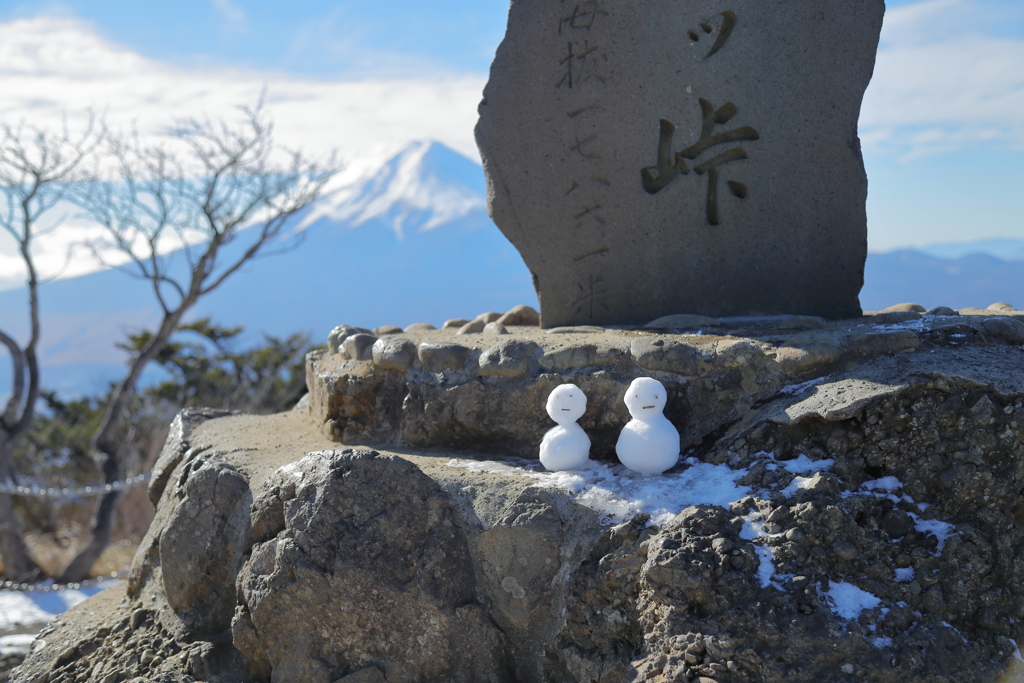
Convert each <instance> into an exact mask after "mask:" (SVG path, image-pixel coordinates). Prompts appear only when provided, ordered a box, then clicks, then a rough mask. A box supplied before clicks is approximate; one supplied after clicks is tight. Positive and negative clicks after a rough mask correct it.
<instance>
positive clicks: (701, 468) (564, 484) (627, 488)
mask: <svg viewBox="0 0 1024 683" xmlns="http://www.w3.org/2000/svg"><path fill="white" fill-rule="evenodd" d="M686 462H687V463H689V465H690V466H689V467H688V468H687V469H685V470H683V471H682V472H673V473H670V474H660V475H644V474H640V473H638V472H634V471H632V470H630V469H628V468H626V467H623V466H622V465H610V464H607V463H602V462H594V463H593V464H592V465H591V466H590V467H588V468H586V469H581V470H568V471H564V472H545V471H541V470H538V469H536V468H537V467H538V466H539V463H536V462H535V461H532V460H519V461H506V462H504V463H502V462H495V461H481V460H461V459H454V458H453V459H452V460H449V461H448V463H447V464H448V466H449V467H462V468H466V469H469V470H471V471H475V472H492V473H495V474H504V475H509V476H522V477H527V478H529V479H532V480H533V481H534V482H535V485H536V486H542V487H545V488H560V489H565V490H566V491H568V492H569V493H570V494H571V495H572V498H573V500H574V501H576V502H577V503H579V504H581V505H584V506H586V507H589V508H590V509H591V510H594V511H595V512H598V513H600V514H601V516H602V522H603V523H605V524H615V523H619V522H624V521H626V520H627V519H629V518H631V517H633V516H634V515H636V514H639V513H642V512H645V513H647V514H649V515H650V516H651V520H650V522H649V523H650V524H652V525H655V526H664V525H666V524H668V523H669V522H671V521H672V518H673V517H675V516H676V515H677V514H679V513H680V512H681V511H682V510H683V509H685V508H688V507H690V506H691V505H722V506H728V505H729V503H731V502H733V501H736V500H739V499H740V498H743V497H744V496H747V495H750V490H749V489H748V488H747V487H744V486H740V485H738V484H737V483H736V481H737V480H738V479H740V478H742V477H743V476H745V475H746V474H747V470H733V469H730V468H729V467H728V466H726V465H711V464H708V463H704V462H699V461H697V460H696V459H695V458H689V459H688V460H687V461H686Z"/></svg>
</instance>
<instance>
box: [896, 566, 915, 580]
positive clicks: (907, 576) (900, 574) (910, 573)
mask: <svg viewBox="0 0 1024 683" xmlns="http://www.w3.org/2000/svg"><path fill="white" fill-rule="evenodd" d="M913 580H914V568H913V567H900V568H897V569H896V583H908V582H910V581H913Z"/></svg>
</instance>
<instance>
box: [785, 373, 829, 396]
mask: <svg viewBox="0 0 1024 683" xmlns="http://www.w3.org/2000/svg"><path fill="white" fill-rule="evenodd" d="M826 379H828V377H827V376H826V377H818V378H816V379H811V380H808V381H806V382H801V383H800V384H790V385H788V386H785V387H782V388H781V389H779V393H780V394H793V395H796V394H802V393H803V392H805V391H807V390H808V389H810V388H811V387H813V386H816V385H818V384H821V383H822V382H824V381H825V380H826Z"/></svg>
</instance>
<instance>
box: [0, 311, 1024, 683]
mask: <svg viewBox="0 0 1024 683" xmlns="http://www.w3.org/2000/svg"><path fill="white" fill-rule="evenodd" d="M949 313H953V312H952V311H949ZM962 313H965V315H926V316H920V315H918V314H915V313H912V312H911V313H905V312H899V313H885V314H882V315H881V316H876V317H872V318H866V319H863V320H857V321H846V322H834V323H823V322H822V321H819V320H814V319H806V318H804V319H797V320H794V319H790V320H786V321H783V320H781V319H773V320H756V321H752V320H744V321H712V322H713V323H714V324H713V325H712V324H710V323H708V321H698V322H699V323H700V324H701V328H700V331H701V334H696V332H697V330H696V329H690V330H685V331H681V332H673V331H670V330H667V329H661V330H651V329H641V330H602V331H589V330H579V329H577V330H574V331H563V332H560V333H559V332H556V333H553V334H551V333H546V332H542V331H541V330H539V329H538V328H530V327H525V326H520V327H515V326H506V328H507V329H506V331H507V332H509V334H507V335H499V336H491V335H484V334H482V333H481V334H463V335H456V334H455V332H454V331H448V330H437V331H434V330H420V331H416V330H412V331H408V332H404V333H401V334H395V335H385V336H382V337H380V339H381V340H382V341H381V342H380V343H379V344H378V343H377V342H373V340H370V339H362V340H359V344H356V343H349V344H347V345H346V343H345V341H346V340H342V341H340V342H339V341H338V337H339V336H343V333H339V335H335V337H334V338H333V340H332V345H333V346H334V348H335V349H337V350H338V351H337V352H335V353H331V352H329V351H328V352H325V353H318V354H314V355H313V356H311V358H310V361H309V370H310V375H309V383H310V386H311V394H310V400H309V401H304V402H303V403H301V404H300V406H298V407H297V408H296V409H295V410H293V411H291V412H290V413H284V414H279V415H271V416H250V415H227V416H225V415H223V413H215V412H212V411H206V412H204V411H187V412H185V413H182V414H181V415H180V416H179V417H178V418H177V419H176V421H175V423H174V425H173V429H172V432H171V435H170V437H169V439H168V442H167V444H166V446H165V448H164V451H163V454H162V455H161V457H160V460H159V462H158V464H157V466H156V469H155V472H154V476H153V478H152V482H151V486H150V495H151V498H152V500H153V501H154V503H155V504H156V505H157V516H156V519H155V520H154V523H153V525H152V527H151V529H150V531H149V533H148V535H147V537H146V539H145V541H144V542H143V544H142V546H141V547H140V550H139V553H138V555H137V556H136V558H135V561H134V564H133V567H132V572H131V575H130V580H129V581H128V582H126V583H125V584H124V585H122V586H120V587H118V588H116V589H112V590H110V591H107V592H105V593H102V594H100V595H98V596H96V597H95V598H92V599H90V600H88V601H86V602H85V603H83V604H81V605H79V606H78V607H76V608H74V609H72V610H70V611H68V612H67V613H65V614H64V615H61V616H60V617H59V618H58V619H57V620H55V621H54V622H52V623H51V624H50V625H49V626H48V627H47V629H46V630H45V631H44V632H43V633H42V634H41V635H40V639H39V641H38V642H37V643H36V645H35V646H34V647H33V648H32V651H31V653H30V654H29V656H28V658H27V659H26V661H25V663H24V664H23V665H22V666H21V667H20V668H19V669H17V670H16V672H15V673H14V676H13V679H12V680H13V681H15V682H16V683H35V682H36V681H46V682H47V683H55V682H57V681H61V682H66V681H76V682H83V683H85V682H89V683H111V682H115V681H116V682H125V681H133V682H139V681H161V682H168V683H170V682H174V683H189V682H192V681H207V682H210V683H218V682H220V683H228V682H241V681H274V682H283V681H288V682H289V683H292V682H295V683H304V682H310V683H340V682H342V681H345V682H350V683H351V682H368V681H392V682H394V681H459V682H461V681H466V682H470V681H473V682H476V681H485V682H486V681H495V682H498V681H501V682H512V681H521V682H538V683H539V682H541V681H570V682H573V681H575V682H581V683H582V682H583V681H586V682H588V683H589V682H592V681H598V682H600V683H613V682H614V683H618V682H619V681H638V682H639V681H651V682H654V681H700V682H701V683H710V682H712V681H714V682H717V683H729V682H734V681H735V682H740V681H770V682H775V681H778V682H780V683H781V682H783V681H785V682H786V683H792V682H807V683H811V682H814V683H817V682H819V681H851V682H852V681H879V682H882V681H884V682H889V681H891V682H893V683H896V682H900V683H903V682H908V681H910V682H916V681H921V682H924V681H977V682H979V683H980V682H982V681H994V680H1000V676H1006V679H1007V680H1010V679H1013V678H1014V677H1015V676H1020V675H1022V673H1024V668H1022V667H1024V664H1022V663H1021V661H1020V653H1019V650H1018V648H1017V642H1019V638H1020V636H1021V631H1022V630H1024V626H1022V623H1021V620H1022V619H1024V551H1022V550H1021V548H1024V497H1022V493H1021V492H1022V488H1024V364H1022V363H1021V361H1022V359H1024V351H1022V349H1021V346H1020V345H1021V344H1022V343H1024V323H1021V322H1020V320H1019V319H1018V318H1017V315H1016V313H1015V312H1012V311H1004V312H1003V314H1001V315H997V314H995V313H994V312H993V311H963V312H962ZM796 327H799V328H802V329H794V328H796ZM493 329H495V328H492V330H493ZM360 334H366V333H365V332H360ZM371 342H373V343H371ZM385 342H387V343H385ZM359 346H362V349H360V348H359ZM346 348H347V349H351V350H353V351H356V352H357V354H359V355H362V354H366V353H368V354H369V355H368V356H364V357H366V358H368V359H367V360H354V359H352V358H344V357H343V356H344V355H349V351H348V350H346ZM396 359H397V360H396ZM639 375H649V376H653V377H657V378H658V379H659V380H661V381H662V382H663V383H664V384H665V385H666V387H668V388H669V390H670V392H671V393H670V401H669V411H668V412H667V414H668V415H669V417H670V418H672V419H673V421H674V422H675V423H676V425H677V426H678V427H679V430H680V432H681V434H682V438H683V440H684V446H685V447H684V450H683V458H682V460H681V463H680V465H678V466H677V467H676V468H673V469H672V470H670V471H669V472H668V473H666V474H665V475H663V476H657V477H643V476H640V475H636V474H633V473H630V472H629V471H627V470H625V469H624V468H622V467H621V466H620V465H617V464H615V463H614V462H613V461H612V460H611V459H610V457H609V443H612V442H613V436H614V434H615V433H616V430H617V429H618V428H619V426H620V425H621V424H624V423H625V421H626V420H627V419H628V414H627V413H626V411H625V409H624V408H623V407H622V406H621V402H620V400H619V399H620V393H621V387H623V386H625V385H627V384H628V382H629V381H630V379H631V378H633V377H635V376H639ZM567 381H572V382H573V383H575V384H577V385H578V386H580V387H581V388H583V390H584V391H586V392H587V393H588V396H590V402H589V404H588V412H587V414H586V415H585V416H584V418H583V420H581V424H583V426H584V427H585V428H586V429H587V431H588V433H590V434H591V435H592V439H593V441H594V444H595V455H596V456H597V457H598V458H604V461H603V462H600V461H599V462H597V463H595V465H594V466H593V467H592V468H591V469H589V470H585V471H580V472H545V471H543V469H542V468H540V466H539V463H537V461H536V446H537V444H538V443H539V442H540V439H541V437H542V436H543V433H544V432H545V431H546V430H547V429H548V428H549V427H550V426H551V422H550V420H548V419H547V416H546V414H545V411H544V398H546V394H547V392H548V391H550V389H551V387H553V386H555V385H557V384H559V383H562V382H567ZM337 440H343V441H345V442H346V443H345V444H344V445H339V444H337V443H336V441H337ZM370 447H372V449H371V448H370Z"/></svg>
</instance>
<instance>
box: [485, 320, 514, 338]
mask: <svg viewBox="0 0 1024 683" xmlns="http://www.w3.org/2000/svg"><path fill="white" fill-rule="evenodd" d="M482 332H483V334H492V335H496V334H508V328H507V327H505V326H504V325H502V324H501V323H499V322H497V321H495V322H493V323H487V324H486V325H484V329H483V330H482Z"/></svg>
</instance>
